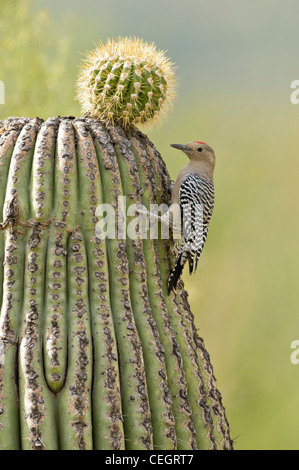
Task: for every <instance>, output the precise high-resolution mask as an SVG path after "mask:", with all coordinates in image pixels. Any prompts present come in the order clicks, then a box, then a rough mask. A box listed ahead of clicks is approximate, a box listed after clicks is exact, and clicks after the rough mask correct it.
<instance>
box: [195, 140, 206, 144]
mask: <svg viewBox="0 0 299 470" xmlns="http://www.w3.org/2000/svg"><path fill="white" fill-rule="evenodd" d="M194 144H204V145H208V144H207V143H206V142H198V140H195V141H194Z"/></svg>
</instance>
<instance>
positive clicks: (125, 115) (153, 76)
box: [77, 38, 176, 128]
mask: <svg viewBox="0 0 299 470" xmlns="http://www.w3.org/2000/svg"><path fill="white" fill-rule="evenodd" d="M175 87H176V84H175V78H174V72H173V64H172V63H171V62H170V61H169V60H168V59H167V58H166V57H165V55H164V52H161V51H157V50H156V47H155V45H154V44H152V43H151V44H150V43H147V42H145V41H143V40H141V39H136V38H134V39H132V38H120V39H119V40H118V41H114V40H109V41H108V42H107V43H106V44H101V45H100V46H99V47H98V48H97V49H96V50H95V51H93V52H91V53H90V54H89V55H88V57H87V60H86V61H85V63H84V65H83V66H82V70H81V73H80V76H79V79H78V82H77V90H78V93H77V98H78V99H79V101H80V103H81V105H82V109H83V112H85V113H88V114H89V115H90V116H92V117H94V118H97V119H100V120H102V121H105V122H110V123H111V122H112V123H118V124H120V125H122V126H123V127H125V128H126V127H128V126H129V125H130V124H137V125H138V124H142V125H144V124H146V125H148V124H154V123H156V122H158V121H159V120H160V119H161V117H163V116H164V115H165V113H166V112H167V111H168V110H169V108H170V107H171V105H172V103H173V98H174V95H175Z"/></svg>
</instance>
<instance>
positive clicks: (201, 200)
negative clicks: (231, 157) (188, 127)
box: [168, 142, 215, 294]
mask: <svg viewBox="0 0 299 470" xmlns="http://www.w3.org/2000/svg"><path fill="white" fill-rule="evenodd" d="M171 146H172V147H174V148H176V149H179V150H182V151H183V152H185V153H186V155H187V156H188V157H189V159H190V162H189V163H188V164H187V165H186V166H185V167H184V168H183V169H182V170H181V171H180V173H179V175H178V178H177V180H176V182H175V184H174V187H173V193H172V204H171V207H175V206H176V207H178V208H179V210H180V217H181V220H182V229H181V230H182V240H181V243H180V246H179V249H178V256H177V259H176V263H175V267H174V269H173V271H172V272H171V274H170V277H169V282H168V293H169V294H170V292H171V291H172V290H175V288H176V285H177V282H178V280H179V277H180V275H181V273H182V271H183V268H184V265H185V263H186V261H187V260H188V262H189V273H190V274H192V273H195V271H196V268H197V263H198V259H199V257H200V255H201V253H202V250H203V247H204V244H205V241H206V238H207V234H208V229H209V223H210V220H211V216H212V213H213V209H214V184H213V172H214V168H215V154H214V151H213V149H212V148H211V147H210V146H209V145H207V144H206V143H205V142H190V143H188V144H186V145H179V144H172V145H171ZM171 207H170V209H171Z"/></svg>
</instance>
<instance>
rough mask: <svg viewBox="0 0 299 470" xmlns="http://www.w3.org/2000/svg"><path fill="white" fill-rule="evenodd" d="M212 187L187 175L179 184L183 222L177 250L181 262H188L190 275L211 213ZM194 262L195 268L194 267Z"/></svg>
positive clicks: (201, 246) (206, 231) (203, 240)
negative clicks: (180, 240) (181, 239)
mask: <svg viewBox="0 0 299 470" xmlns="http://www.w3.org/2000/svg"><path fill="white" fill-rule="evenodd" d="M212 192H213V187H210V186H209V182H207V181H206V180H205V179H203V178H201V177H199V176H197V175H194V174H189V175H187V176H186V178H185V179H184V180H183V182H182V183H181V187H180V206H181V211H182V221H183V242H182V244H181V246H180V249H179V254H182V261H185V258H186V257H187V258H188V260H189V271H190V273H192V272H195V271H196V268H197V263H198V259H199V257H200V254H201V252H202V250H203V247H204V244H205V241H206V238H207V234H208V229H209V221H210V218H211V215H212V211H213V207H214V206H213V202H214V197H213V196H214V194H213V193H212ZM194 260H195V261H196V262H195V266H194Z"/></svg>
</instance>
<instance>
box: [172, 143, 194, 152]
mask: <svg viewBox="0 0 299 470" xmlns="http://www.w3.org/2000/svg"><path fill="white" fill-rule="evenodd" d="M170 146H171V147H173V148H175V149H179V150H183V152H189V151H190V149H189V147H187V145H182V144H170Z"/></svg>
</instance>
